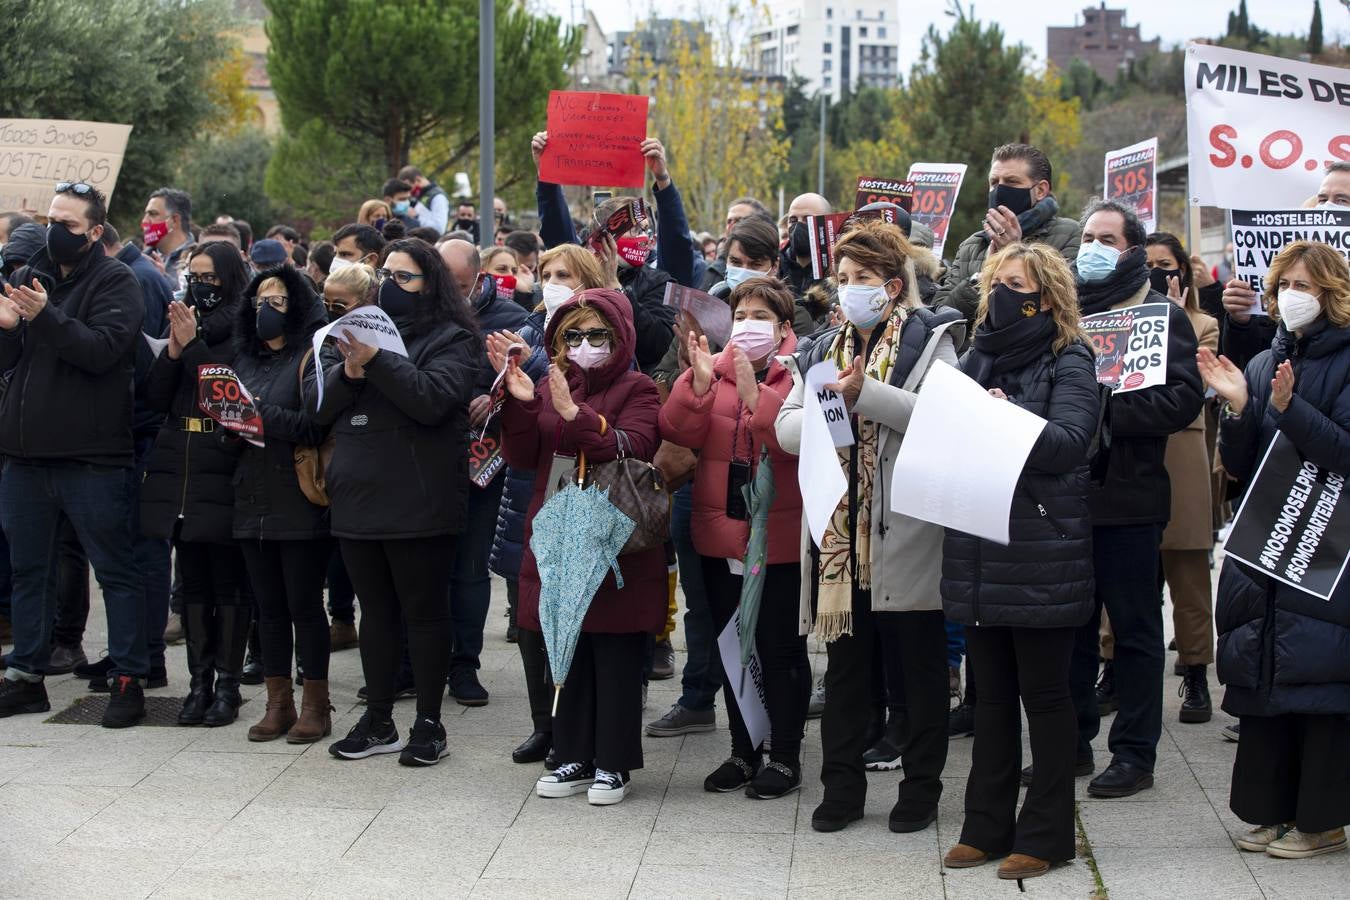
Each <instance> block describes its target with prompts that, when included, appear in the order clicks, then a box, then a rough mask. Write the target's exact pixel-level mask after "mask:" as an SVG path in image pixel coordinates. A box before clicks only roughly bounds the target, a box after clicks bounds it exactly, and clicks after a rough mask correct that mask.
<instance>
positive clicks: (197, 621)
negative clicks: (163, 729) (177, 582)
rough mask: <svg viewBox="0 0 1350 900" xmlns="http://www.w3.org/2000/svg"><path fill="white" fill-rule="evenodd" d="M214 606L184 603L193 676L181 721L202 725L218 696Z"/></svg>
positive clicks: (185, 625)
mask: <svg viewBox="0 0 1350 900" xmlns="http://www.w3.org/2000/svg"><path fill="white" fill-rule="evenodd" d="M212 612H213V610H212V609H211V608H210V607H207V606H205V605H203V604H201V603H188V604H186V605H185V606H184V607H183V640H184V641H185V642H186V644H187V664H188V674H189V675H190V676H191V679H192V680H191V682H190V686H189V688H188V695H187V697H186V698H184V700H183V708H182V710H181V711H179V713H178V724H179V725H200V724H202V718H203V716H205V715H206V710H207V708H208V707H209V706H210V705H211V701H212V700H213V699H214V693H213V690H212V686H213V684H214V682H215V674H216V673H215V669H216V666H215V658H214V653H213V652H212V651H213V650H214V647H215V634H214V632H215V617H214V616H212V615H211V613H212Z"/></svg>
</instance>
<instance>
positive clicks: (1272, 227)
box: [1233, 209, 1350, 315]
mask: <svg viewBox="0 0 1350 900" xmlns="http://www.w3.org/2000/svg"><path fill="white" fill-rule="evenodd" d="M1294 241H1317V242H1319V243H1323V244H1326V245H1327V246H1329V247H1332V248H1334V249H1336V250H1338V251H1340V253H1341V254H1342V255H1343V256H1345V258H1346V260H1347V261H1350V210H1345V209H1289V210H1272V211H1268V212H1253V211H1250V210H1245V209H1235V210H1233V275H1234V277H1237V278H1241V279H1242V280H1243V281H1245V282H1247V283H1248V284H1249V285H1251V286H1252V290H1254V291H1256V294H1257V301H1256V303H1255V304H1254V305H1253V306H1252V313H1253V314H1255V315H1264V314H1265V308H1264V307H1263V306H1262V305H1261V301H1260V297H1261V295H1262V294H1264V293H1265V278H1266V271H1267V270H1268V269H1270V263H1271V261H1272V260H1273V259H1275V257H1276V256H1278V255H1279V253H1280V251H1281V250H1283V249H1284V248H1285V247H1286V246H1288V245H1289V244H1292V243H1293V242H1294Z"/></svg>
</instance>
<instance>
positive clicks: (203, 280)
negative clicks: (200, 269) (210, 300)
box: [187, 272, 220, 287]
mask: <svg viewBox="0 0 1350 900" xmlns="http://www.w3.org/2000/svg"><path fill="white" fill-rule="evenodd" d="M187 283H188V284H214V285H216V286H217V287H219V286H220V276H219V275H216V274H214V273H212V272H206V273H203V274H201V275H198V274H196V273H195V272H194V273H191V274H189V275H188V277H187Z"/></svg>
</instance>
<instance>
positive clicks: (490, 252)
mask: <svg viewBox="0 0 1350 900" xmlns="http://www.w3.org/2000/svg"><path fill="white" fill-rule="evenodd" d="M503 253H505V254H506V255H507V256H509V257H511V268H513V269H514V268H515V267H516V266H518V265H520V261H519V260H518V259H516V254H515V253H514V252H512V250H511V248H509V247H488V248H487V249H485V250H482V251H480V252H479V254H478V267H479V268H480V269H482V270H483V271H484V272H486V271H487V270H488V266H491V265H492V261H493V260H494V259H496V258H497V257H499V256H501V255H502V254H503Z"/></svg>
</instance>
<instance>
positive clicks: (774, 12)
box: [750, 0, 900, 101]
mask: <svg viewBox="0 0 1350 900" xmlns="http://www.w3.org/2000/svg"><path fill="white" fill-rule="evenodd" d="M761 10H762V11H763V13H764V19H763V20H762V21H760V22H759V23H757V24H756V26H755V28H754V30H753V31H751V34H750V40H751V45H752V48H753V51H754V63H755V66H756V67H757V68H758V70H759V71H760V72H762V73H764V74H766V75H781V76H783V77H785V78H792V77H793V76H794V75H800V76H801V77H803V78H805V79H806V82H807V83H806V88H805V90H806V93H807V94H808V95H811V94H815V93H817V92H818V91H821V90H823V91H824V92H825V93H826V94H828V95H829V96H830V99H831V101H836V100H838V99H839V98H840V96H841V93H842V91H843V89H844V88H845V87H847V88H848V89H849V90H850V91H856V90H857V89H858V87H860V86H866V87H882V88H886V87H895V86H896V85H898V84H899V83H900V15H899V11H900V4H899V0H768V2H767V3H765V4H764V5H763V6H762V7H761Z"/></svg>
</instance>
